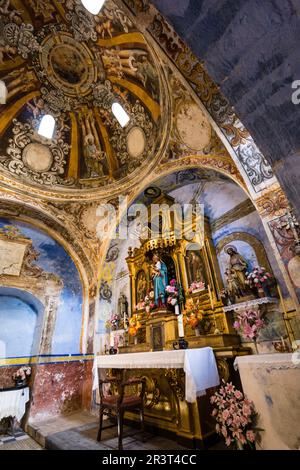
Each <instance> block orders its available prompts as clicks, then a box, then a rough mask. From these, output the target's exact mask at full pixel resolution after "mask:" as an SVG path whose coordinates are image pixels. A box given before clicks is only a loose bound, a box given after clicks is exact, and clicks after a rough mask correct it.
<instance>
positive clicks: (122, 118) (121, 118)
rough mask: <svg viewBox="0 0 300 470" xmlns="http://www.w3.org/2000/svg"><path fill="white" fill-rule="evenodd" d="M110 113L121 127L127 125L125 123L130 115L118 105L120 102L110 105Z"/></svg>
mask: <svg viewBox="0 0 300 470" xmlns="http://www.w3.org/2000/svg"><path fill="white" fill-rule="evenodd" d="M111 110H112V113H113V115H114V116H115V118H116V120H117V121H118V123H119V124H120V126H121V127H125V126H127V124H128V123H129V121H130V117H129V116H128V114H127V113H126V111H125V109H124V108H123V106H121V105H120V103H113V105H112V107H111Z"/></svg>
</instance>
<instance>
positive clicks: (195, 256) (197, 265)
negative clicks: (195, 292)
mask: <svg viewBox="0 0 300 470" xmlns="http://www.w3.org/2000/svg"><path fill="white" fill-rule="evenodd" d="M187 267H188V273H189V282H190V284H191V283H192V282H205V267H204V263H203V260H202V258H201V255H200V253H198V252H196V251H190V252H189V253H188V254H187Z"/></svg>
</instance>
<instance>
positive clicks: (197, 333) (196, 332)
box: [195, 328, 200, 336]
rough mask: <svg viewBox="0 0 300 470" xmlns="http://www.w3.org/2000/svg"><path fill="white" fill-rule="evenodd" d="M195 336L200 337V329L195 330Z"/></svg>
mask: <svg viewBox="0 0 300 470" xmlns="http://www.w3.org/2000/svg"><path fill="white" fill-rule="evenodd" d="M195 335H196V336H200V331H199V328H195Z"/></svg>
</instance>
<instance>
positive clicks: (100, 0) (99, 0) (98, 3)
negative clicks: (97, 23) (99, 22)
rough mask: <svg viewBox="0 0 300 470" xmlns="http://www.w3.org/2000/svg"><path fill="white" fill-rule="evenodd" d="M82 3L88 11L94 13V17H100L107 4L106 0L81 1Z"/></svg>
mask: <svg viewBox="0 0 300 470" xmlns="http://www.w3.org/2000/svg"><path fill="white" fill-rule="evenodd" d="M81 3H82V5H83V6H84V8H85V9H86V10H87V11H89V12H90V13H92V15H98V13H100V10H101V8H102V7H103V5H104V3H105V0H81Z"/></svg>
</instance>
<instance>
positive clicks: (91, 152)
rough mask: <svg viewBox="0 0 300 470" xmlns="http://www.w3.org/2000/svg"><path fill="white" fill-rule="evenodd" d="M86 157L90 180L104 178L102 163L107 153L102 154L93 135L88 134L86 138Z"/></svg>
mask: <svg viewBox="0 0 300 470" xmlns="http://www.w3.org/2000/svg"><path fill="white" fill-rule="evenodd" d="M84 156H85V162H86V166H87V171H88V178H90V177H92V176H104V172H103V166H102V163H101V161H103V160H104V158H105V152H102V151H100V150H99V149H98V148H97V145H96V144H95V139H94V136H93V135H92V134H88V135H87V136H86V138H85V148H84Z"/></svg>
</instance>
